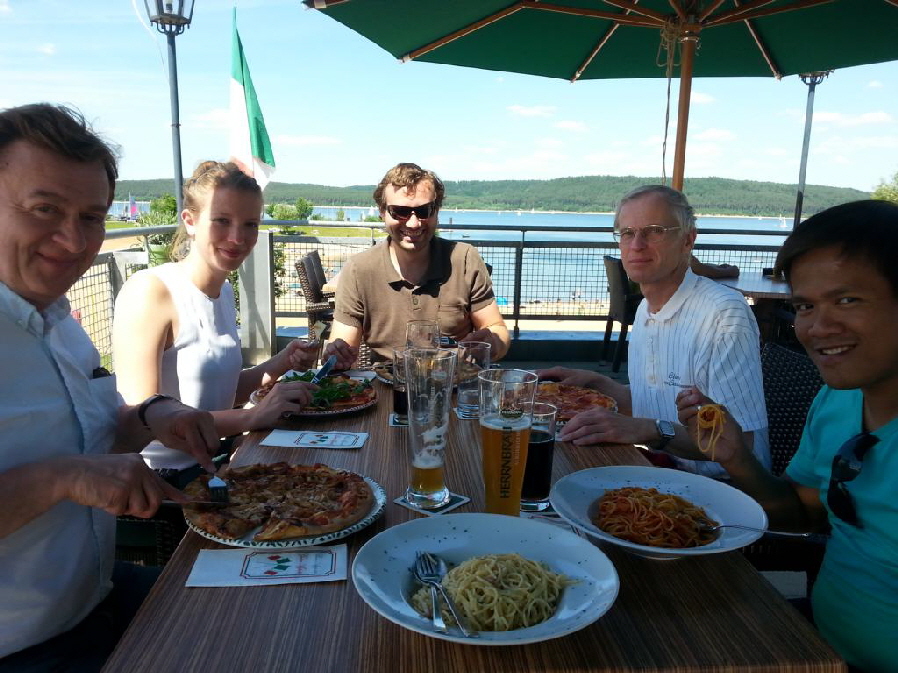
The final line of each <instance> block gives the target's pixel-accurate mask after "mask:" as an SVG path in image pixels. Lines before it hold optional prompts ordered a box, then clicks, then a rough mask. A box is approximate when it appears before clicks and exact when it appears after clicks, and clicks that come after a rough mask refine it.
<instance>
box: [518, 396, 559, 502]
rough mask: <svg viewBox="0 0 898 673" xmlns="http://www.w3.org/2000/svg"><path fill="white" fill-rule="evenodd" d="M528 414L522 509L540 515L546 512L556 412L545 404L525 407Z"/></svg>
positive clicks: (555, 408) (553, 451) (554, 407)
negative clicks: (529, 419)
mask: <svg viewBox="0 0 898 673" xmlns="http://www.w3.org/2000/svg"><path fill="white" fill-rule="evenodd" d="M528 411H529V412H530V418H531V421H530V441H529V442H528V443H527V466H526V468H525V469H524V483H523V485H522V486H521V509H522V510H523V511H525V512H542V511H543V510H545V509H548V508H549V489H550V488H551V486H552V456H553V454H554V453H555V417H556V414H557V413H558V408H557V407H556V406H555V405H553V404H546V403H545V402H534V403H533V404H531V405H529V406H528V405H525V406H524V413H525V414H526V413H527V412H528Z"/></svg>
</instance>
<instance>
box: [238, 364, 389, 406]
mask: <svg viewBox="0 0 898 673" xmlns="http://www.w3.org/2000/svg"><path fill="white" fill-rule="evenodd" d="M314 375H315V372H313V371H308V372H305V373H304V374H288V375H287V376H284V377H282V378H280V379H279V380H278V381H277V383H274V384H272V385H269V386H266V387H264V388H259V389H258V390H256V391H255V392H254V393H253V396H254V397H255V401H256V402H258V401H259V400H261V399H262V398H263V397H265V396H266V395H267V394H268V393H269V392H270V391H271V389H272V388H273V387H274V386H276V385H277V384H278V383H280V382H282V381H311V380H312V377H313V376H314ZM376 398H377V392H376V391H375V390H374V386H372V385H371V381H369V380H368V379H366V378H358V379H354V378H352V377H350V376H347V375H346V374H334V375H333V376H328V377H326V378H325V379H324V380H323V381H321V382H320V383H319V384H318V390H316V391H315V394H314V395H313V396H312V402H311V404H308V405H307V406H305V407H303V409H302V411H300V412H299V413H300V415H301V414H303V413H304V412H315V413H318V412H322V411H342V410H344V409H351V408H355V407H360V406H363V405H367V404H370V403H371V402H373V401H374V400H375V399H376Z"/></svg>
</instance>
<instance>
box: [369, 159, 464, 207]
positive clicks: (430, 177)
mask: <svg viewBox="0 0 898 673" xmlns="http://www.w3.org/2000/svg"><path fill="white" fill-rule="evenodd" d="M422 182H430V183H431V184H432V185H433V192H434V197H433V202H434V205H436V209H437V210H439V209H440V207H441V206H442V205H443V196H444V195H445V193H446V188H445V187H444V186H443V181H442V180H440V179H439V178H438V177H437V175H436V173H434V172H433V171H426V170H424V169H423V168H421V167H420V166H419V165H418V164H409V163H403V164H396V165H395V166H393V168H391V169H390V170H388V171H387V174H386V175H384V177H383V180H381V181H380V183H379V184H378V185H377V187H376V188H375V189H374V202H375V203H376V204H377V209H378V210H379V211H380V212H384V211H385V210H386V209H387V200H386V199H385V198H384V190H385V189H386V188H387V185H393V189H396V190H399V189H403V188H407V189H411V190H412V191H413V192H414V191H416V189H417V187H418V185H419V184H421V183H422Z"/></svg>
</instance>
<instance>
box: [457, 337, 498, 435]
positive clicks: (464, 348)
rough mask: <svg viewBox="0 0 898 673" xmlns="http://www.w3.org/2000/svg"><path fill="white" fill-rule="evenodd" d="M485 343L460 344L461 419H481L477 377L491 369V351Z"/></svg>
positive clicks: (459, 391) (489, 346)
mask: <svg viewBox="0 0 898 673" xmlns="http://www.w3.org/2000/svg"><path fill="white" fill-rule="evenodd" d="M491 348H492V346H491V345H490V344H488V343H486V342H485V341H462V342H460V343H459V344H458V374H457V375H456V379H457V380H458V392H457V395H456V402H457V409H458V417H459V418H480V379H478V378H477V375H478V374H479V373H480V372H482V371H483V370H485V369H489V368H490V349H491Z"/></svg>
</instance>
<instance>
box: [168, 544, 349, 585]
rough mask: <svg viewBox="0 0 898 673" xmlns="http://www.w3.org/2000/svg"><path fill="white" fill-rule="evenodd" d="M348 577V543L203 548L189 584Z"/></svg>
mask: <svg viewBox="0 0 898 673" xmlns="http://www.w3.org/2000/svg"><path fill="white" fill-rule="evenodd" d="M345 579H346V545H345V544H341V545H337V546H335V547H304V548H302V549H286V550H283V551H280V550H272V549H268V550H264V551H259V550H249V549H201V550H200V553H199V556H197V558H196V561H195V562H194V564H193V569H192V570H191V571H190V576H189V577H188V578H187V582H186V584H185V586H188V587H257V586H265V585H267V584H295V583H298V582H335V581H339V580H345Z"/></svg>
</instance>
